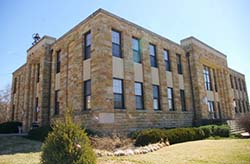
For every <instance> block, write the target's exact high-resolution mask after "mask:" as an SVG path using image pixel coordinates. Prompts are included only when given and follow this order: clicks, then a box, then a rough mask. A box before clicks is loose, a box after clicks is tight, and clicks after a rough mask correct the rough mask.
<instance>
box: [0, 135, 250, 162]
mask: <svg viewBox="0 0 250 164" xmlns="http://www.w3.org/2000/svg"><path fill="white" fill-rule="evenodd" d="M102 142H105V140H102ZM29 145H30V146H29ZM114 145H115V144H114ZM40 146H41V143H40V142H35V141H30V140H27V139H24V138H21V137H17V138H16V137H9V138H4V137H0V153H2V152H5V155H0V164H38V163H39V160H40V155H41V153H40V152H37V151H38V150H40ZM22 148H23V151H24V152H26V153H13V154H12V153H11V152H10V149H11V150H12V151H13V150H14V151H15V150H19V152H20V151H22ZM4 149H8V151H9V152H8V153H6V150H4ZM2 154H3V153H2ZM210 163H212V164H249V163H250V139H220V140H202V141H194V142H186V143H181V144H175V145H171V146H169V147H165V148H162V149H160V150H158V151H156V152H152V153H148V154H144V155H134V156H128V157H102V158H98V164H210Z"/></svg>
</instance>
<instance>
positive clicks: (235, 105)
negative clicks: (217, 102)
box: [233, 99, 238, 113]
mask: <svg viewBox="0 0 250 164" xmlns="http://www.w3.org/2000/svg"><path fill="white" fill-rule="evenodd" d="M233 106H234V111H235V113H238V109H237V101H236V100H235V99H233Z"/></svg>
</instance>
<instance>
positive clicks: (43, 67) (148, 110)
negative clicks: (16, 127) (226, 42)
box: [12, 9, 249, 133]
mask: <svg viewBox="0 0 250 164" xmlns="http://www.w3.org/2000/svg"><path fill="white" fill-rule="evenodd" d="M112 30H116V31H119V32H120V35H121V38H120V42H121V52H122V57H121V58H120V57H115V56H113V55H112ZM89 32H90V34H91V46H90V58H88V59H85V58H84V54H85V52H86V43H85V40H86V38H85V37H86V33H89ZM133 37H136V38H138V39H139V45H140V46H139V47H140V54H141V58H142V61H141V63H136V62H134V60H133V50H132V41H131V40H132V38H133ZM150 44H153V45H155V47H156V63H157V67H152V66H151V57H150V49H149V45H150ZM164 50H167V51H168V54H169V60H170V65H171V69H170V71H166V64H165V60H164V55H163V51H164ZM27 53H28V54H27V62H26V64H25V65H24V66H23V67H21V68H20V69H18V70H17V71H15V72H14V73H13V85H12V104H13V105H14V107H13V119H15V120H20V121H22V122H23V123H24V130H26V131H27V130H28V129H29V128H30V126H31V124H32V122H37V123H39V124H40V125H41V126H42V125H46V124H49V123H51V122H52V121H53V119H57V118H60V117H61V116H62V114H63V113H64V111H65V110H66V109H67V108H73V109H74V113H75V120H76V121H77V122H80V123H82V124H84V125H85V126H86V128H90V129H93V130H97V131H101V132H105V133H123V132H124V133H127V132H129V131H133V130H136V129H141V128H149V127H166V128H170V127H185V126H192V125H193V123H195V124H200V123H201V122H202V120H203V119H233V118H235V112H234V106H233V99H234V98H233V97H234V94H233V92H232V89H231V87H230V86H231V84H230V80H229V79H230V76H229V74H232V73H230V72H231V69H229V68H228V66H227V60H226V56H225V55H224V54H222V53H220V52H218V51H217V50H215V49H213V48H211V47H209V46H208V45H206V44H204V43H202V42H201V41H199V40H197V39H196V38H193V37H190V38H187V39H184V40H182V41H181V44H177V43H174V42H172V41H170V40H168V39H166V38H164V37H162V36H159V35H157V34H155V33H153V32H151V31H149V30H147V29H144V28H142V27H140V26H138V25H135V24H133V23H131V22H129V21H127V20H124V19H122V18H120V17H118V16H115V15H113V14H111V13H109V12H107V11H105V10H102V9H99V10H97V11H96V12H95V13H93V14H92V15H90V16H89V17H88V18H86V19H85V20H84V21H83V22H81V23H80V24H78V25H77V26H75V27H74V28H73V29H71V30H70V31H69V32H67V33H66V34H64V35H63V36H62V37H60V38H59V39H57V40H56V39H54V38H52V37H48V36H45V37H43V38H42V39H41V40H40V41H39V42H38V43H37V44H36V45H34V46H32V47H31V48H30V49H29V50H28V51H27ZM177 54H178V56H179V57H180V59H179V57H178V56H177ZM178 63H181V64H179V65H178ZM179 67H181V70H182V72H181V73H180V72H179V70H178V69H179ZM204 67H208V68H209V82H210V83H209V86H212V88H214V89H211V88H210V89H209V90H206V89H205V87H204V84H205V83H206V81H204ZM113 78H117V79H121V80H122V81H123V100H124V101H123V102H124V107H123V108H122V109H114V93H113V90H114V88H113ZM14 79H17V81H18V82H15V80H14ZM38 79H39V80H38ZM241 79H242V80H245V79H244V78H241ZM87 80H91V81H90V83H91V88H90V90H91V94H90V95H91V98H90V100H89V101H88V102H89V104H90V106H91V109H90V110H85V109H84V106H85V103H86V101H84V93H85V92H86V91H87V90H85V89H86V88H85V87H84V82H86V81H87ZM135 82H140V83H141V84H143V85H142V86H143V88H142V91H143V95H142V97H143V104H144V108H143V109H141V110H137V109H136V101H135V88H134V83H135ZM153 85H156V86H158V87H159V99H158V101H159V102H160V103H159V104H160V110H154V102H153V98H154V95H153V91H152V90H153ZM168 87H169V88H172V90H173V95H172V98H173V104H174V110H173V111H170V110H169V105H170V104H169V102H171V101H169V100H168V98H169V97H170V95H169V93H168V89H167V88H168ZM15 88H18V89H17V90H16V91H15V92H14V89H15ZM215 88H216V89H215ZM181 91H183V92H184V93H185V94H184V98H183V95H181V94H180V92H181ZM244 93H245V95H247V93H246V90H245V91H244ZM244 101H245V102H247V103H248V99H247V96H245V99H244ZM208 102H210V103H211V102H213V103H212V104H213V107H212V108H213V110H212V111H211V109H210V108H211V107H210V108H209V106H208V104H209V103H208ZM183 104H185V105H183ZM184 106H185V107H184ZM245 112H249V110H245ZM20 113H21V114H20ZM21 115H22V117H21Z"/></svg>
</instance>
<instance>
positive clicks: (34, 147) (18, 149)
mask: <svg viewBox="0 0 250 164" xmlns="http://www.w3.org/2000/svg"><path fill="white" fill-rule="evenodd" d="M41 145H42V143H41V142H38V141H33V140H29V139H27V138H25V137H22V136H8V137H0V155H7V154H16V153H31V152H32V153H35V152H40V151H41Z"/></svg>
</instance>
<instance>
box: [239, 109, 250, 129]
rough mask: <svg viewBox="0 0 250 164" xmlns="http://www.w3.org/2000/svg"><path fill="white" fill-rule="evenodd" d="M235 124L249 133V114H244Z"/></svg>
mask: <svg viewBox="0 0 250 164" xmlns="http://www.w3.org/2000/svg"><path fill="white" fill-rule="evenodd" d="M237 123H238V124H239V125H240V127H242V128H244V129H245V130H246V131H247V132H249V133H250V114H249V113H248V114H245V115H244V116H241V117H240V118H239V119H238V120H237Z"/></svg>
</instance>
